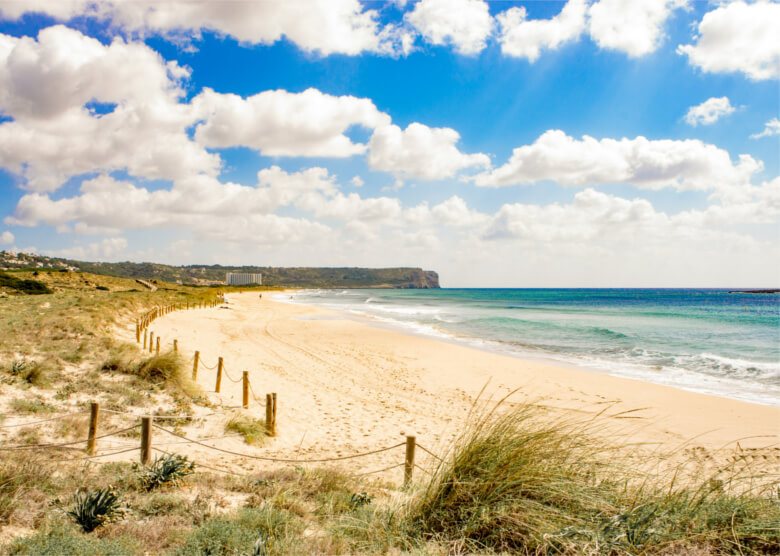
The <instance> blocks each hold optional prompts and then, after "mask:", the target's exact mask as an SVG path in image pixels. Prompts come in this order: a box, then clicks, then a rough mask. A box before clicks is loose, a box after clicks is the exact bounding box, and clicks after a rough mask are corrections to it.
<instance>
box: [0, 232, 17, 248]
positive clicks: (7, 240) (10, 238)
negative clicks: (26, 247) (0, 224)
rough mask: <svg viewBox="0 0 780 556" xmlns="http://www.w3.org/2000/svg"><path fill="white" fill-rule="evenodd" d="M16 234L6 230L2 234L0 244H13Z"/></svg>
mask: <svg viewBox="0 0 780 556" xmlns="http://www.w3.org/2000/svg"><path fill="white" fill-rule="evenodd" d="M14 239H15V238H14V235H13V234H12V233H11V232H9V231H8V230H6V231H5V232H3V233H2V234H0V245H11V244H12V243H13V242H14Z"/></svg>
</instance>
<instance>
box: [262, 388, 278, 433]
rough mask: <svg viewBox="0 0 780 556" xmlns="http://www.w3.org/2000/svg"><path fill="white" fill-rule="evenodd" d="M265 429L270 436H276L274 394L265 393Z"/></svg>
mask: <svg viewBox="0 0 780 556" xmlns="http://www.w3.org/2000/svg"><path fill="white" fill-rule="evenodd" d="M265 430H266V432H267V433H268V436H276V424H275V423H274V397H273V394H266V395H265Z"/></svg>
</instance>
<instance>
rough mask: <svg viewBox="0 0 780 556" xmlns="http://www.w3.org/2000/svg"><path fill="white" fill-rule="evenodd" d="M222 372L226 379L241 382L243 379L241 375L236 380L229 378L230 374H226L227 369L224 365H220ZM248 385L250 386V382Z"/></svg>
mask: <svg viewBox="0 0 780 556" xmlns="http://www.w3.org/2000/svg"><path fill="white" fill-rule="evenodd" d="M222 373H223V374H224V375H225V376H226V377H227V379H228V380H229V381H230V382H241V381H242V380H243V377H242V378H239V379H238V380H233V379H232V378H230V375H229V374H228V372H227V369H226V368H225V366H224V365H223V366H222ZM249 386H250V387H251V386H252V385H251V384H250V385H249Z"/></svg>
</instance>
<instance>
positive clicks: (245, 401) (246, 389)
mask: <svg viewBox="0 0 780 556" xmlns="http://www.w3.org/2000/svg"><path fill="white" fill-rule="evenodd" d="M242 405H243V406H244V409H248V408H249V371H244V395H243V404H242Z"/></svg>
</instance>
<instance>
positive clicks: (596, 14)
mask: <svg viewBox="0 0 780 556" xmlns="http://www.w3.org/2000/svg"><path fill="white" fill-rule="evenodd" d="M689 1H690V0H600V1H599V2H597V3H595V4H593V5H592V6H591V8H590V12H589V13H590V18H589V22H588V30H589V32H590V36H591V38H592V39H593V40H594V41H595V42H596V44H598V45H599V46H600V47H601V48H608V49H612V50H620V51H622V52H625V53H626V54H628V55H629V56H632V57H637V56H643V55H645V54H649V53H650V52H653V51H654V50H655V49H656V48H658V46H660V44H661V43H662V42H663V39H664V26H665V24H666V20H667V19H668V18H669V16H670V15H671V13H672V11H673V10H675V9H677V8H681V7H684V6H687V5H688V3H689Z"/></svg>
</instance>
